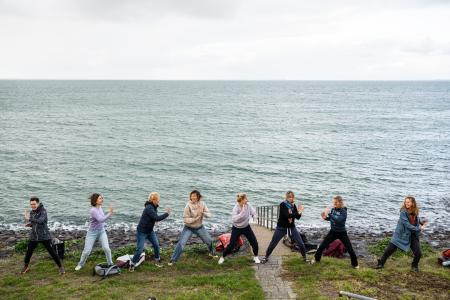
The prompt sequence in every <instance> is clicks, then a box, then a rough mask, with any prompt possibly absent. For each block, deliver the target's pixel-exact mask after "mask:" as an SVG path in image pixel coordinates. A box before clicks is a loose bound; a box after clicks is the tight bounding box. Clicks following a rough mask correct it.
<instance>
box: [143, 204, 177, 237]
mask: <svg viewBox="0 0 450 300" xmlns="http://www.w3.org/2000/svg"><path fill="white" fill-rule="evenodd" d="M144 207H145V208H144V211H143V212H142V216H141V219H140V220H139V224H138V226H137V231H139V232H142V233H150V232H152V231H153V227H154V226H155V222H156V221H162V220H164V219H165V218H167V217H168V216H169V214H168V213H163V214H162V215H158V205H155V204H153V203H152V202H150V201H145V204H144Z"/></svg>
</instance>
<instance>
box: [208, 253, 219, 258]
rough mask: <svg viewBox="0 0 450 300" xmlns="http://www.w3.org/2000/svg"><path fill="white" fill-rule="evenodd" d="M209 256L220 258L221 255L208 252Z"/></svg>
mask: <svg viewBox="0 0 450 300" xmlns="http://www.w3.org/2000/svg"><path fill="white" fill-rule="evenodd" d="M208 256H209V257H212V258H219V256H218V255H217V254H215V253H208Z"/></svg>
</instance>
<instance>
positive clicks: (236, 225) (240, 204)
mask: <svg viewBox="0 0 450 300" xmlns="http://www.w3.org/2000/svg"><path fill="white" fill-rule="evenodd" d="M236 202H237V203H236V205H235V206H234V208H233V212H232V217H231V219H232V222H233V226H232V227H231V237H230V243H229V244H228V246H227V247H226V248H225V250H224V251H223V254H222V257H220V259H219V265H220V264H222V263H223V262H224V260H225V257H226V256H227V255H228V254H230V253H231V251H232V250H233V249H234V248H235V247H236V243H237V240H238V238H239V237H240V236H241V234H243V235H244V236H245V237H246V238H247V240H248V242H249V243H250V245H251V246H252V250H253V255H254V256H253V261H254V262H255V263H256V264H259V263H260V260H259V257H258V241H257V240H256V236H255V234H254V233H253V230H252V228H251V227H250V224H249V222H250V218H255V217H256V210H255V209H254V208H253V206H251V205H250V203H248V198H247V194H245V193H239V194H237V196H236Z"/></svg>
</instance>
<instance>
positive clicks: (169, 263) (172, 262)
mask: <svg viewBox="0 0 450 300" xmlns="http://www.w3.org/2000/svg"><path fill="white" fill-rule="evenodd" d="M174 264H175V262H174V261H169V262H168V263H167V265H168V266H169V267H171V266H173V265H174Z"/></svg>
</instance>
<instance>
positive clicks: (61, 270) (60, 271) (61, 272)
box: [59, 267, 66, 275]
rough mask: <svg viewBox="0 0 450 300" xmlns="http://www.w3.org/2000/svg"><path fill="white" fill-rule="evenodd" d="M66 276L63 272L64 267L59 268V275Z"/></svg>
mask: <svg viewBox="0 0 450 300" xmlns="http://www.w3.org/2000/svg"><path fill="white" fill-rule="evenodd" d="M64 274H66V270H64V267H61V268H59V275H64Z"/></svg>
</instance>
